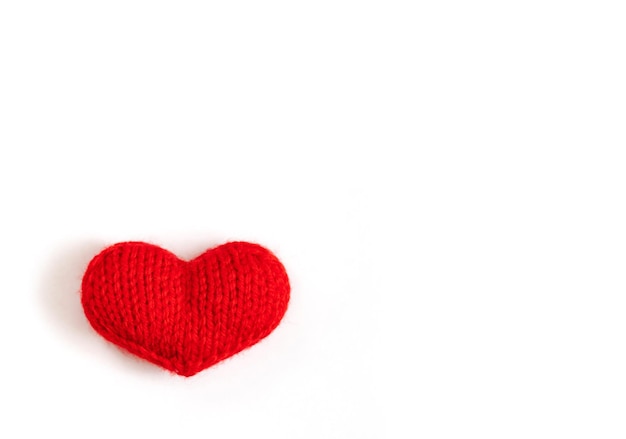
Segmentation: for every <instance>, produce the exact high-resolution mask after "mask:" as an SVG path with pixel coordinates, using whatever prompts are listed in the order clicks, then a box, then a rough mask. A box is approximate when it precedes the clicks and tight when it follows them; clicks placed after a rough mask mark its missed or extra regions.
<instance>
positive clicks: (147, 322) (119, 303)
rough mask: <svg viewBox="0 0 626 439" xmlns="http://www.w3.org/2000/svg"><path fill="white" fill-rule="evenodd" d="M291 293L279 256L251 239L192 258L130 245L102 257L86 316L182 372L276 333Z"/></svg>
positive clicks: (85, 293)
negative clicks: (250, 240) (184, 259)
mask: <svg viewBox="0 0 626 439" xmlns="http://www.w3.org/2000/svg"><path fill="white" fill-rule="evenodd" d="M289 295H290V287H289V279H288V277H287V273H286V271H285V268H284V267H283V265H282V264H281V263H280V261H279V260H278V259H277V258H276V256H274V255H273V254H272V253H271V252H270V251H269V250H267V249H265V248H263V247H261V246H260V245H257V244H251V243H247V242H230V243H227V244H223V245H221V246H219V247H216V248H213V249H210V250H207V251H206V252H204V253H203V254H201V255H200V256H198V257H197V258H195V259H193V260H191V261H188V262H187V261H183V260H181V259H179V258H178V257H176V256H175V255H174V254H173V253H170V252H169V251H167V250H164V249H162V248H160V247H157V246H155V245H151V244H147V243H143V242H123V243H119V244H115V245H113V246H111V247H109V248H107V249H105V250H104V251H102V252H101V253H100V254H99V255H97V256H96V257H95V258H94V259H93V260H92V261H91V262H90V264H89V267H88V268H87V271H86V272H85V275H84V277H83V282H82V304H83V309H84V311H85V315H86V316H87V319H88V320H89V322H90V323H91V325H92V326H93V328H94V329H95V330H96V331H97V332H98V333H99V334H100V335H102V336H103V337H104V338H105V339H107V340H109V341H110V342H112V343H115V344H116V345H118V346H120V347H122V348H124V349H126V350H128V351H129V352H131V353H133V354H135V355H137V356H139V357H141V358H144V359H146V360H148V361H151V362H152V363H155V364H157V365H159V366H161V367H164V368H165V369H169V370H171V371H173V372H175V373H177V374H179V375H183V376H191V375H194V374H196V373H198V372H200V371H201V370H203V369H206V368H207V367H209V366H212V365H213V364H215V363H217V362H219V361H221V360H224V359H225V358H228V357H230V356H232V355H234V354H236V353H237V352H240V351H241V350H243V349H245V348H247V347H250V346H252V345H253V344H255V343H257V342H258V341H259V340H261V339H263V338H265V337H266V336H267V335H269V334H270V333H271V332H272V331H273V330H274V328H276V326H278V324H279V323H280V321H281V319H282V318H283V315H284V314H285V311H286V310H287V305H288V302H289Z"/></svg>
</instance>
